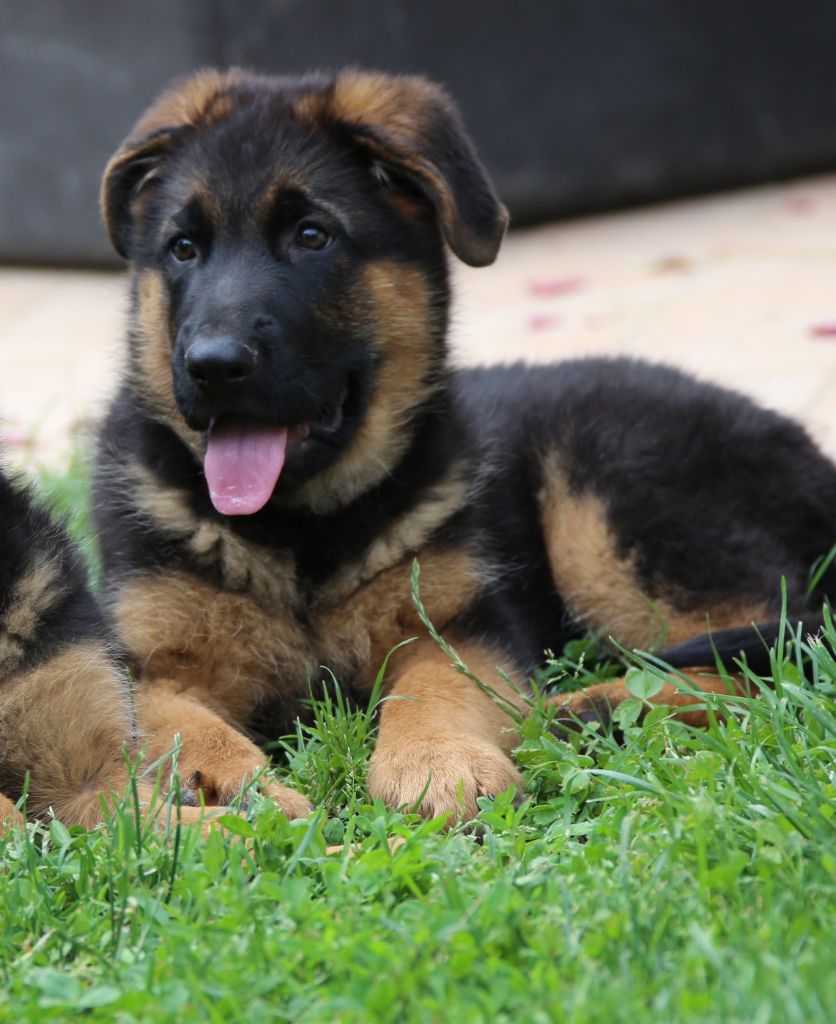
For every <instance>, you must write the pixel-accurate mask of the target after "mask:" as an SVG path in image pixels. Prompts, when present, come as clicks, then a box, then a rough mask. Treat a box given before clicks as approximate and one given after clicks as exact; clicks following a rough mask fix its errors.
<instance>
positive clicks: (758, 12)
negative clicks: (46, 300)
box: [0, 0, 836, 263]
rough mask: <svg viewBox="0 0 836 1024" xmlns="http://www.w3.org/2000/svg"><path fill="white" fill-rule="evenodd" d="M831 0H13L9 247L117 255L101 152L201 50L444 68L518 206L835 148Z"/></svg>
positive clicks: (2, 36)
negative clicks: (102, 184) (103, 207)
mask: <svg viewBox="0 0 836 1024" xmlns="http://www.w3.org/2000/svg"><path fill="white" fill-rule="evenodd" d="M834 54H836V3H834V2H833V0H802V2H798V3H796V4H794V5H790V4H787V3H785V2H779V0H725V2H723V3H719V2H715V0H518V2H511V0H447V2H441V0H423V2H422V0H143V2H142V3H122V2H118V3H117V2H113V0H69V2H68V0H28V2H23V0H0V259H5V260H22V261H43V260H46V261H49V262H59V263H60V262H82V263H97V262H102V261H106V260H108V259H109V258H110V255H109V252H108V249H107V246H106V243H105V239H104V234H103V232H102V230H101V225H100V223H99V219H98V213H97V210H96V194H97V189H98V180H99V176H100V173H101V169H102V167H103V166H104V163H105V161H106V160H107V157H108V155H109V154H110V152H111V151H112V150H113V149H114V148H115V147H116V145H117V144H118V142H119V140H120V139H121V137H122V136H123V135H124V134H125V133H126V132H127V130H128V129H129V127H130V125H131V123H132V121H133V120H134V119H135V118H136V117H137V115H138V114H139V113H140V112H141V110H142V109H143V107H144V106H145V105H146V104H147V103H148V102H149V101H150V100H151V99H152V98H153V96H154V95H155V93H156V92H158V91H159V89H160V88H161V87H162V86H163V85H164V84H165V82H166V81H167V80H168V79H169V78H171V77H172V76H174V75H177V74H182V73H183V72H184V71H187V70H189V69H191V68H193V67H197V66H201V65H205V64H219V65H227V64H241V65H244V66H247V67H253V68H257V69H263V70H279V71H283V72H288V71H296V70H308V69H310V68H316V67H319V68H329V67H336V66H339V65H342V64H345V63H357V64H362V65H367V66H372V67H377V68H381V69H384V70H391V71H419V72H424V73H426V74H428V75H430V76H432V77H434V78H437V79H440V80H441V81H443V82H445V83H446V84H447V85H448V86H449V87H450V88H451V90H452V91H453V93H454V94H455V95H456V96H457V97H458V99H459V102H460V103H461V105H462V108H463V110H464V113H465V118H466V120H467V122H468V124H469V125H470V128H471V130H472V132H473V134H474V136H475V138H476V141H477V144H478V146H479V148H480V150H481V152H482V154H483V156H484V158H485V161H486V163H487V165H488V167H489V169H490V170H491V172H492V173H493V175H494V177H495V179H496V182H497V184H498V187H499V191H500V193H501V194H502V196H503V198H504V199H505V201H506V202H507V203H508V205H509V207H510V208H511V211H512V214H513V216H514V218H515V220H516V221H517V222H522V221H531V220H537V219H542V218H545V217H552V216H560V215H565V214H573V213H578V212H582V211H588V210H596V209H602V208H606V207H610V206H615V205H622V204H626V203H634V202H641V201H645V200H648V199H653V198H660V197H663V196H669V195H676V194H684V193H689V192H696V191H704V190H708V189H713V188H719V187H725V186H730V185H737V184H744V183H749V182H756V181H764V180H769V179H773V178H779V177H783V176H788V175H794V174H801V173H805V172H809V171H818V170H825V169H829V168H831V167H834V166H836V84H834V79H836V75H835V74H834V70H835V69H836V56H834Z"/></svg>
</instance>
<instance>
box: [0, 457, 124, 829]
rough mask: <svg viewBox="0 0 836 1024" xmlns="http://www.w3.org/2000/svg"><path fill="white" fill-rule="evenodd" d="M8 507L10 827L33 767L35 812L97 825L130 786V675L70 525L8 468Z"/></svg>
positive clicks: (4, 710)
mask: <svg viewBox="0 0 836 1024" xmlns="http://www.w3.org/2000/svg"><path fill="white" fill-rule="evenodd" d="M0 506H2V509H3V531H2V533H0V831H1V830H2V828H3V825H4V823H6V822H8V820H9V819H15V818H17V817H18V815H17V813H16V812H15V803H16V802H17V801H18V800H19V798H20V797H21V795H22V794H23V790H24V787H25V780H26V775H27V773H28V774H29V788H28V799H27V810H28V813H29V815H30V816H31V817H38V816H40V815H42V814H44V813H45V812H46V811H47V810H48V809H49V808H50V807H51V808H52V809H53V810H54V812H55V814H56V816H57V817H58V818H60V819H61V820H62V821H64V822H66V823H68V824H73V823H78V824H82V825H85V826H90V825H93V824H94V823H95V822H97V821H98V820H99V818H100V815H101V797H102V796H105V797H108V796H109V794H110V793H112V792H124V790H125V788H126V786H127V782H128V778H127V772H126V769H125V762H124V756H123V749H124V747H125V746H126V745H128V744H130V743H131V742H132V741H133V738H134V733H135V730H134V727H133V719H132V712H131V706H130V695H129V690H128V684H127V680H126V678H125V676H124V675H123V673H122V672H121V671H120V670H119V668H118V665H117V662H116V660H115V658H114V654H113V652H114V642H113V638H112V636H111V633H110V631H109V629H108V626H107V624H106V622H105V620H104V618H103V616H102V613H101V612H100V610H99V608H98V607H97V605H96V603H95V601H94V600H93V598H92V597H91V595H90V593H89V592H88V590H87V587H86V585H85V576H84V569H83V565H82V562H81V558H80V556H79V554H78V552H77V551H76V549H75V548H74V547H73V545H72V544H71V543H70V541H69V540H68V538H67V536H66V534H65V533H64V531H63V529H62V528H61V527H60V526H58V525H57V524H56V523H55V522H53V521H52V520H51V519H50V517H49V516H48V515H47V514H46V512H44V511H43V509H41V508H40V507H39V506H38V505H37V504H35V502H34V501H33V500H32V498H31V496H30V495H29V494H28V493H27V491H26V490H25V489H23V488H22V487H19V486H17V485H13V484H12V483H11V482H10V481H9V479H8V478H7V477H6V476H5V475H3V474H2V473H0Z"/></svg>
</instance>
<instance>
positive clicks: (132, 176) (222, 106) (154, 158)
mask: <svg viewBox="0 0 836 1024" xmlns="http://www.w3.org/2000/svg"><path fill="white" fill-rule="evenodd" d="M243 78H244V75H243V73H242V72H240V71H237V70H235V69H233V70H231V71H228V72H225V73H223V74H221V73H219V72H217V71H211V70H209V71H198V72H197V73H195V74H193V75H190V76H189V77H188V78H186V79H184V80H183V81H181V82H179V83H177V84H175V85H174V86H173V87H172V88H170V89H168V90H167V91H166V92H164V93H163V95H162V96H160V98H159V99H158V100H157V101H156V102H155V103H153V104H152V105H151V106H150V107H149V108H148V110H146V112H145V113H144V114H143V115H142V117H141V118H140V119H139V121H138V122H137V124H136V125H135V126H134V129H133V131H132V132H131V134H130V135H129V136H128V137H127V139H125V141H124V142H123V143H122V145H121V146H120V147H119V149H118V150H117V151H116V153H115V154H114V155H113V157H112V158H111V160H110V162H109V163H108V165H107V167H106V168H105V173H104V179H103V180H102V189H101V208H102V215H103V216H104V221H105V225H106V226H107V231H108V234H109V235H110V241H111V243H112V245H113V248H114V249H115V250H116V251H117V252H118V253H119V255H120V256H122V257H124V258H125V259H129V258H130V248H131V236H132V233H133V225H134V223H135V221H136V217H137V216H138V215H139V213H140V208H141V202H142V199H143V198H145V197H146V196H147V195H148V193H149V192H150V189H151V187H152V185H153V183H154V182H156V181H159V179H160V176H161V174H162V172H163V168H164V164H165V161H166V158H167V157H168V156H169V154H170V153H171V152H172V150H173V149H174V147H175V144H176V142H177V140H178V138H179V137H180V136H181V135H182V134H183V133H185V132H187V131H188V130H189V129H191V128H194V127H195V126H197V125H198V124H207V123H209V122H211V121H213V120H217V119H219V118H220V117H223V116H224V114H225V113H226V112H227V111H228V103H227V102H226V97H227V96H228V92H229V89H230V87H232V86H234V85H235V84H237V83H238V82H239V81H241V80H242V79H243Z"/></svg>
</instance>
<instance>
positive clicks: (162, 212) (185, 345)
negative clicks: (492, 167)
mask: <svg viewBox="0 0 836 1024" xmlns="http://www.w3.org/2000/svg"><path fill="white" fill-rule="evenodd" d="M102 208H103V211H104V216H105V220H106V223H107V227H108V230H109V232H110V237H111V240H112V242H113V245H114V247H115V248H116V250H117V252H119V253H120V254H121V255H122V256H124V257H125V258H126V259H128V260H129V261H130V262H131V264H132V267H133V270H134V273H135V325H134V332H133V335H134V336H133V347H132V353H131V365H132V381H133V385H134V387H135V388H137V389H138V390H139V391H140V392H141V393H142V395H143V397H144V399H145V401H146V402H147V403H148V404H149V405H150V407H151V408H152V409H153V410H154V412H155V414H156V415H158V416H160V417H161V418H163V419H165V420H166V421H167V422H168V423H169V424H170V425H171V426H172V427H173V428H174V429H175V430H177V431H178V433H180V435H181V437H183V439H184V440H186V441H187V443H188V444H189V445H190V446H191V447H192V449H193V450H194V451H195V452H196V453H197V454H198V455H199V456H201V457H203V460H204V469H205V474H206V479H207V483H208V486H209V490H210V493H211V496H212V500H213V503H214V505H215V507H216V508H217V509H218V511H219V512H221V513H223V514H227V515H243V514H251V513H253V512H256V511H258V510H259V509H260V508H262V507H263V506H264V505H265V504H266V503H267V502H268V501H269V500H271V498H274V497H275V499H276V500H294V501H305V502H307V503H310V504H313V505H316V506H319V507H321V508H325V507H327V506H329V505H335V504H339V503H341V502H343V501H345V500H349V499H350V498H351V497H352V496H353V495H354V494H356V493H357V492H358V491H360V490H362V489H364V488H365V487H367V486H370V485H371V484H373V483H374V482H376V481H377V480H378V479H380V478H381V477H382V476H383V475H384V474H385V473H386V472H387V471H388V470H390V469H391V468H392V466H393V465H394V463H395V462H396V461H397V459H398V457H399V456H400V455H401V454H402V453H403V451H404V450H405V448H406V446H407V445H408V443H409V440H410V430H409V425H410V422H411V420H412V418H413V415H414V412H415V410H416V409H417V408H418V407H419V406H420V405H421V403H422V402H424V401H426V400H427V398H428V397H429V396H430V394H431V393H432V391H433V389H434V388H435V387H436V386H437V381H438V378H439V373H440V371H441V369H442V366H443V359H444V335H445V331H446V312H447V284H446V281H447V277H446V261H445V252H444V250H445V245H446V246H448V247H449V248H450V249H451V250H452V251H453V253H455V254H456V255H457V256H458V257H459V258H460V259H462V260H464V261H465V262H466V263H469V264H471V265H474V266H482V265H485V264H488V263H490V262H492V261H493V259H494V258H495V256H496V253H497V250H498V248H499V245H500V242H501V240H502V237H503V234H504V231H505V227H506V224H507V215H506V213H505V210H504V208H503V207H502V206H501V204H500V203H499V201H498V200H497V198H496V196H495V194H494V192H493V189H492V188H491V185H490V182H489V181H488V179H487V176H486V175H485V172H484V170H483V168H482V167H481V165H480V163H479V161H478V159H477V157H476V155H475V152H474V150H473V147H472V145H471V143H470V141H469V139H468V138H467V136H466V134H465V132H464V129H463V127H462V124H461V121H460V118H459V116H458V113H457V111H456V109H455V107H454V106H453V104H452V103H451V101H450V100H449V99H448V98H447V96H446V95H445V94H444V92H443V91H442V90H441V89H440V88H439V87H437V86H435V85H433V84H431V83H429V82H427V81H425V80H423V79H421V78H411V77H404V78H401V77H390V76H386V75H378V74H367V73H362V72H357V71H347V72H343V73H341V74H338V75H337V76H335V77H332V78H329V77H324V76H309V77H304V78H299V79H291V78H268V77H261V76H256V75H250V74H246V73H244V72H239V71H230V72H227V73H225V74H219V73H216V72H211V71H209V72H201V73H199V74H197V75H194V76H192V77H191V78H189V79H187V80H186V81H185V82H183V83H181V84H180V85H177V86H175V87H174V88H173V89H172V90H171V91H169V92H168V93H166V94H165V95H163V96H162V97H161V99H160V100H159V101H158V102H157V103H156V104H155V105H154V106H152V107H151V109H150V110H149V111H148V112H147V113H146V114H145V115H144V116H143V117H142V119H141V120H140V121H139V123H138V124H137V126H136V128H135V129H134V131H133V132H132V133H131V135H130V136H129V137H128V139H127V140H126V141H125V142H124V143H123V145H122V146H121V147H120V149H119V150H118V152H117V153H116V155H115V156H114V157H113V159H112V160H111V161H110V164H109V165H108V167H107V170H106V172H105V178H104V183H103V186H102Z"/></svg>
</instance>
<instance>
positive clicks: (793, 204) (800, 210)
mask: <svg viewBox="0 0 836 1024" xmlns="http://www.w3.org/2000/svg"><path fill="white" fill-rule="evenodd" d="M784 205H785V206H786V208H787V209H788V210H789V211H790V212H791V213H797V214H807V213H812V212H813V210H815V208H816V200H815V199H814V198H813V197H812V196H807V195H804V194H803V193H801V192H798V193H796V194H795V195H792V196H787V198H786V199H785V200H784Z"/></svg>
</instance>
